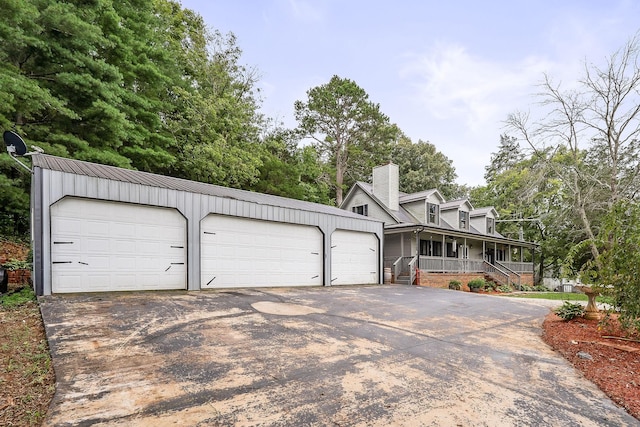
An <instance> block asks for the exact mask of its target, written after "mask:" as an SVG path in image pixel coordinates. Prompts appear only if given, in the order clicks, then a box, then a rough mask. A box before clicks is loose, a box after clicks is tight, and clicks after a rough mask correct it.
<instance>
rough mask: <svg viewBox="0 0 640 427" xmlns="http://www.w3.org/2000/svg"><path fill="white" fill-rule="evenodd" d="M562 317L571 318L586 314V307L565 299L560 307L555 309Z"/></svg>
mask: <svg viewBox="0 0 640 427" xmlns="http://www.w3.org/2000/svg"><path fill="white" fill-rule="evenodd" d="M553 311H554V312H555V313H556V314H557V315H558V316H559V317H560V318H561V319H564V320H571V319H575V318H576V317H578V316H582V315H583V314H584V307H583V306H582V304H579V303H572V302H569V301H565V302H564V304H562V305H561V306H560V307H558V308H556V309H555V310H553Z"/></svg>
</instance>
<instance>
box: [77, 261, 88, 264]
mask: <svg viewBox="0 0 640 427" xmlns="http://www.w3.org/2000/svg"><path fill="white" fill-rule="evenodd" d="M78 264H82V265H89V263H88V262H82V261H78Z"/></svg>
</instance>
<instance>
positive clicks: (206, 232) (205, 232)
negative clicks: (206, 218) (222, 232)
mask: <svg viewBox="0 0 640 427" xmlns="http://www.w3.org/2000/svg"><path fill="white" fill-rule="evenodd" d="M203 233H204V234H216V233H213V232H211V231H203Z"/></svg>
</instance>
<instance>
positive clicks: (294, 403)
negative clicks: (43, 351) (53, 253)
mask: <svg viewBox="0 0 640 427" xmlns="http://www.w3.org/2000/svg"><path fill="white" fill-rule="evenodd" d="M41 310H42V314H43V318H44V321H45V325H46V331H47V336H48V339H49V343H50V347H51V353H52V357H53V364H54V368H55V372H56V379H57V384H56V395H55V397H54V399H53V401H52V403H51V407H50V409H49V412H48V415H47V419H46V422H45V424H47V425H127V426H131V425H134V426H135V425H139V426H143V425H144V426H147V425H154V426H162V425H225V426H226V425H282V426H284V425H296V426H297V425H340V426H372V425H380V426H386V425H399V426H401V425H406V426H416V425H425V426H429V425H461V426H478V425H487V426H501V425H504V426H513V425H520V426H529V425H530V426H533V425H535V426H541V425H549V426H559V425H581V426H596V425H597V426H601V425H612V426H613V425H615V426H621V425H638V421H637V420H636V419H634V418H632V417H631V416H630V415H628V414H627V413H626V412H624V410H622V409H620V408H618V407H617V406H615V405H614V403H613V402H612V401H610V400H609V399H608V398H607V397H606V396H605V395H604V394H603V393H602V392H600V391H599V390H598V389H597V388H596V387H595V386H594V385H593V384H591V383H590V382H588V381H587V380H585V379H584V378H583V377H582V376H581V375H580V373H578V372H577V371H575V370H574V369H573V368H572V367H571V366H570V365H569V364H568V363H567V362H565V360H564V359H562V358H561V357H560V356H557V355H556V354H554V353H553V352H552V350H551V349H550V348H549V347H547V346H546V345H545V344H544V343H543V342H542V340H541V339H540V333H541V329H540V324H541V322H542V319H543V317H544V316H545V314H547V313H548V311H549V308H548V307H544V306H541V305H537V304H531V303H528V302H524V303H523V302H521V301H515V300H511V299H506V298H499V297H490V296H483V295H474V294H469V293H463V292H458V291H449V290H441V289H429V288H419V287H410V286H367V287H331V288H295V289H292V288H287V289H274V288H270V289H247V290H234V291H209V292H189V293H187V292H146V293H126V294H99V295H98V294H94V295H67V296H53V297H46V298H43V299H42V300H41Z"/></svg>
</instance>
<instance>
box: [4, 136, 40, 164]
mask: <svg viewBox="0 0 640 427" xmlns="http://www.w3.org/2000/svg"><path fill="white" fill-rule="evenodd" d="M2 138H3V139H4V143H5V145H6V146H7V151H8V152H9V155H10V156H11V158H12V159H13V160H15V161H16V163H18V164H19V165H20V166H22V167H23V168H25V169H26V170H28V171H29V172H31V168H30V167H29V166H27V165H25V164H24V163H22V162H21V161H20V160H18V159H16V156H24V155H31V154H34V153H27V144H25V143H24V141H23V140H22V138H20V135H18V134H17V133H15V132H13V131H10V130H5V131H4V134H3V135H2Z"/></svg>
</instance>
